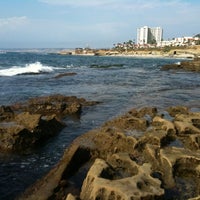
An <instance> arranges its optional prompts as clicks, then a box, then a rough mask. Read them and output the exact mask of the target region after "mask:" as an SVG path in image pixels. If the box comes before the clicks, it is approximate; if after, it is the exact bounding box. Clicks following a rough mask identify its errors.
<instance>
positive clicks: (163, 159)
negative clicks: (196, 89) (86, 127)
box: [20, 107, 200, 200]
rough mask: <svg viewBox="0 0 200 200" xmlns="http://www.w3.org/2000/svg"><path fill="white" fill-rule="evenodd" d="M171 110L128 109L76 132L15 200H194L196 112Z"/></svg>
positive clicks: (199, 182)
mask: <svg viewBox="0 0 200 200" xmlns="http://www.w3.org/2000/svg"><path fill="white" fill-rule="evenodd" d="M173 110H174V111H175V112H173V113H174V114H173V116H171V117H170V120H169V119H166V118H165V116H163V115H162V116H160V115H159V112H157V110H156V109H152V108H144V109H140V110H136V109H132V110H131V111H130V112H128V113H127V114H125V115H123V116H120V117H117V118H115V119H113V120H110V121H108V122H106V123H105V124H104V125H103V126H102V127H100V128H98V129H95V130H92V131H89V132H88V133H86V134H84V135H81V136H80V137H78V138H77V139H76V140H74V142H73V143H72V144H71V145H70V147H69V148H68V149H67V150H66V152H65V153H64V156H63V158H62V159H61V161H60V162H59V163H58V165H57V166H56V167H55V168H53V169H52V170H51V171H50V172H49V174H48V175H47V176H45V177H44V178H43V179H41V180H40V181H39V182H38V183H36V184H35V185H33V186H32V187H31V188H29V189H27V190H26V192H25V193H24V194H23V195H22V196H21V197H20V199H21V200H22V199H37V198H38V197H41V196H42V198H40V199H73V200H74V199H80V200H86V199H87V200H90V199H91V200H92V199H102V200H104V199H105V200H108V199H124V200H130V199H137V200H143V199H177V200H187V199H192V198H194V199H195V198H196V199H198V196H199V195H200V149H199V147H200V146H199V144H200V137H199V136H200V134H199V129H200V126H199V119H200V113H193V112H190V111H189V110H187V109H186V110H185V109H183V110H182V109H180V108H178V107H177V108H175V107H174V108H173ZM180 110H182V111H181V112H179V111H180ZM152 111H153V112H152ZM169 113H170V112H169ZM180 123H182V124H181V125H180ZM188 130H189V132H188ZM138 131H139V133H140V134H136V135H135V134H132V135H131V134H130V132H131V133H135V132H137V133H138ZM177 143H181V145H177ZM74 177H76V178H74ZM77 177H79V179H78V183H77V182H76V181H77Z"/></svg>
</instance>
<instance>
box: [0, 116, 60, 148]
mask: <svg viewBox="0 0 200 200" xmlns="http://www.w3.org/2000/svg"><path fill="white" fill-rule="evenodd" d="M63 127H64V124H63V123H62V122H61V121H60V120H58V119H57V118H56V117H55V116H53V115H52V116H48V117H46V118H44V117H43V118H42V116H41V115H39V114H33V115H32V114H30V113H20V114H18V115H16V117H15V120H14V121H11V122H2V123H0V150H1V151H25V150H29V149H30V148H31V147H33V146H35V145H37V144H38V143H39V142H41V141H43V140H44V139H45V138H49V137H50V136H53V135H55V134H56V133H58V132H59V131H60V130H61V129H62V128H63Z"/></svg>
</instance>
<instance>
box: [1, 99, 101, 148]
mask: <svg viewBox="0 0 200 200" xmlns="http://www.w3.org/2000/svg"><path fill="white" fill-rule="evenodd" d="M97 103H98V102H94V101H91V102H88V101H86V100H85V99H83V98H77V97H74V96H71V97H67V96H63V95H52V96H45V97H36V98H32V99H30V100H29V101H27V102H24V103H17V104H14V105H11V106H1V107H0V151H19V150H20V151H26V150H29V149H30V148H32V147H34V146H35V145H37V144H38V143H40V142H42V141H43V140H45V139H48V138H49V137H51V136H54V135H55V134H56V133H58V132H59V131H60V130H61V129H62V128H63V127H64V126H65V124H64V123H63V122H62V121H61V119H62V118H64V117H65V116H67V115H73V114H75V115H78V117H80V113H81V109H82V106H91V105H95V104H97Z"/></svg>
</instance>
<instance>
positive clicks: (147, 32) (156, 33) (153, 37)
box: [137, 26, 163, 45]
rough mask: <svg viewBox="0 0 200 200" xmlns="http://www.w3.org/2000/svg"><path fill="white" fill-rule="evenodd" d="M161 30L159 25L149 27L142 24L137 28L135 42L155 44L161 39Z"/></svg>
mask: <svg viewBox="0 0 200 200" xmlns="http://www.w3.org/2000/svg"><path fill="white" fill-rule="evenodd" d="M162 37H163V30H162V28H161V27H154V28H150V27H148V26H144V27H141V28H138V29H137V44H138V45H145V44H157V43H159V42H161V41H162Z"/></svg>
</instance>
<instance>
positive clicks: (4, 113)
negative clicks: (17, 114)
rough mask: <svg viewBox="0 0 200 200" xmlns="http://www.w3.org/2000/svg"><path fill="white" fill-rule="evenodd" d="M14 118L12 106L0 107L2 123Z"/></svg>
mask: <svg viewBox="0 0 200 200" xmlns="http://www.w3.org/2000/svg"><path fill="white" fill-rule="evenodd" d="M13 117H14V112H13V110H12V109H11V107H10V106H0V121H5V120H10V119H12V118H13Z"/></svg>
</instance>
